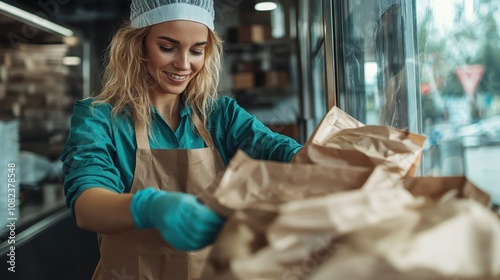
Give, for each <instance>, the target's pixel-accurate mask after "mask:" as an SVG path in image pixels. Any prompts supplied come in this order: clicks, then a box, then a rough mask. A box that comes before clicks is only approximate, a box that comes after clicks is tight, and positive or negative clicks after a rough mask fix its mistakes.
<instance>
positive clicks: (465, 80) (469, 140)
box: [336, 0, 500, 204]
mask: <svg viewBox="0 0 500 280" xmlns="http://www.w3.org/2000/svg"><path fill="white" fill-rule="evenodd" d="M498 3H499V2H498V1H485V0H443V1H431V0H415V1H403V0H377V1H371V0H362V1H349V0H345V1H340V2H337V3H336V5H337V9H336V10H337V11H341V12H340V14H337V18H340V19H338V20H337V24H338V25H340V26H341V28H342V30H341V33H342V34H337V35H338V36H340V37H341V42H342V44H341V45H340V46H337V49H338V50H339V51H340V53H342V56H341V58H340V65H339V67H340V72H341V74H340V75H341V77H340V85H339V87H340V94H341V96H340V101H341V103H340V107H341V108H343V109H345V110H346V111H347V112H349V113H350V114H351V115H352V116H354V117H355V118H357V119H358V120H360V121H362V122H364V123H366V124H379V125H389V126H392V127H396V128H401V129H408V130H413V132H417V133H420V134H424V135H425V136H426V137H427V142H426V145H425V148H424V154H423V157H422V165H421V170H420V173H421V174H422V175H435V176H448V175H467V177H468V178H469V179H470V180H471V181H473V182H474V183H475V184H477V185H478V186H479V187H481V188H483V189H485V190H487V191H488V192H489V193H491V194H492V195H493V201H494V202H495V203H496V204H500V185H498V183H497V182H500V169H499V168H498V167H496V166H498V164H497V163H496V162H495V158H498V157H500V82H499V81H500V43H499V41H500V31H499V27H500V26H499V23H500V10H499V5H498ZM342 13H348V14H342ZM415 66H416V67H415ZM411 67H414V68H411ZM410 68H411V69H416V71H413V72H412V71H409V69H410ZM413 101H415V102H413ZM414 103H415V104H414ZM412 118H418V122H419V124H421V127H420V126H415V127H414V126H412V125H411V121H412Z"/></svg>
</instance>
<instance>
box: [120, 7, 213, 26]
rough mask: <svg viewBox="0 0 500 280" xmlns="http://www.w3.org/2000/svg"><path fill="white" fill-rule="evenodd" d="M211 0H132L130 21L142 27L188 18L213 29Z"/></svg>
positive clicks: (133, 24)
mask: <svg viewBox="0 0 500 280" xmlns="http://www.w3.org/2000/svg"><path fill="white" fill-rule="evenodd" d="M214 18H215V12H214V1H213V0H142V1H141V0H132V4H130V21H131V25H132V27H134V28H142V27H146V26H150V25H153V24H157V23H162V22H166V21H172V20H189V21H194V22H199V23H202V24H204V25H206V26H207V27H208V28H210V30H214Z"/></svg>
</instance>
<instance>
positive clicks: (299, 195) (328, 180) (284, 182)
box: [198, 151, 372, 217]
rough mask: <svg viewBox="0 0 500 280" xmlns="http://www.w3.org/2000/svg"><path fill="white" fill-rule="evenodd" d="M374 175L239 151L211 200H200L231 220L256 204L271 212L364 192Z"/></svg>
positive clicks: (367, 170)
mask: <svg viewBox="0 0 500 280" xmlns="http://www.w3.org/2000/svg"><path fill="white" fill-rule="evenodd" d="M371 173H372V169H371V168H366V167H357V166H334V167H327V166H316V165H312V164H288V163H281V162H274V161H264V160H254V159H251V158H250V157H249V156H247V155H246V154H245V153H244V152H242V151H238V152H237V153H236V155H235V156H234V157H233V159H232V160H231V162H230V163H229V165H228V167H227V168H226V171H225V172H224V174H223V175H222V177H221V178H220V179H218V180H217V182H216V183H215V187H214V188H213V190H212V191H211V192H209V193H210V196H201V195H199V196H198V197H199V199H200V200H201V201H203V202H204V203H205V204H206V205H207V206H209V207H210V208H212V209H213V210H215V211H216V212H218V213H219V214H220V215H222V216H225V217H228V216H230V215H231V214H232V213H233V211H234V210H238V209H244V208H247V207H249V206H250V205H252V204H255V203H261V204H262V203H265V204H266V205H267V206H266V207H268V208H272V207H275V206H278V205H279V204H281V203H284V202H287V201H293V200H301V199H304V198H308V197H315V196H322V195H326V194H331V193H334V192H340V191H347V190H351V189H358V188H360V187H361V186H362V185H363V184H364V183H365V181H366V180H367V179H368V177H369V176H370V174H371Z"/></svg>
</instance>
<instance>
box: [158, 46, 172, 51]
mask: <svg viewBox="0 0 500 280" xmlns="http://www.w3.org/2000/svg"><path fill="white" fill-rule="evenodd" d="M173 49H174V48H170V47H164V46H160V50H161V51H164V52H170V51H172V50H173Z"/></svg>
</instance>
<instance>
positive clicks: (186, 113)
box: [151, 104, 193, 118]
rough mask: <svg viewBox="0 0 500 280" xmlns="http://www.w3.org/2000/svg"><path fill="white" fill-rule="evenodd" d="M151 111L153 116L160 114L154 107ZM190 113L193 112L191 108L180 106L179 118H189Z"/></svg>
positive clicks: (185, 105)
mask: <svg viewBox="0 0 500 280" xmlns="http://www.w3.org/2000/svg"><path fill="white" fill-rule="evenodd" d="M151 110H152V112H153V114H156V115H160V113H159V112H158V109H156V107H155V106H151ZM192 112H193V109H191V106H188V105H187V104H184V105H182V107H181V109H180V115H181V118H183V117H185V116H191V114H192Z"/></svg>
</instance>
